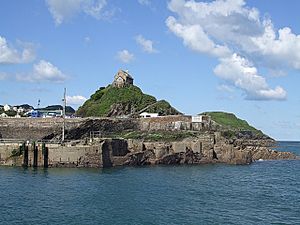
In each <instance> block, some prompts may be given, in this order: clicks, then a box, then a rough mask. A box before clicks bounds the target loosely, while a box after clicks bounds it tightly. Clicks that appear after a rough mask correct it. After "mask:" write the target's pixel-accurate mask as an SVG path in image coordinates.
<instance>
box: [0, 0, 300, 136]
mask: <svg viewBox="0 0 300 225" xmlns="http://www.w3.org/2000/svg"><path fill="white" fill-rule="evenodd" d="M299 7H300V2H299V1H295V0H294V1H288V2H284V1H280V2H279V1H276V2H272V3H271V4H270V2H269V1H267V0H263V1H261V0H260V1H259V0H248V1H244V0H230V1H229V0H227V1H220V0H214V1H213V0H210V1H207V0H206V1H190V0H168V1H159V0H153V1H150V0H136V1H130V2H126V3H125V2H124V1H122V0H115V1H105V0H88V1H83V0H79V1H64V2H61V1H59V0H45V1H39V0H33V1H30V2H19V1H17V0H12V1H7V2H3V3H1V7H0V12H1V15H2V17H3V18H5V20H4V19H3V20H1V21H0V26H1V27H2V30H1V32H0V81H1V85H0V93H1V95H0V96H1V97H0V104H1V105H5V104H10V105H20V104H29V105H31V106H33V107H36V105H37V102H38V99H40V100H41V106H45V107H46V106H48V105H56V104H61V99H62V96H63V88H64V87H66V88H67V93H68V96H67V101H69V102H70V106H72V107H73V108H75V109H77V108H78V107H79V106H80V105H81V104H82V103H83V102H84V101H85V100H86V99H88V98H89V97H90V96H91V95H92V94H93V93H94V92H95V91H96V90H97V89H99V87H102V86H105V87H106V86H107V85H108V84H111V83H112V81H113V78H114V75H115V74H116V73H117V71H118V70H119V69H120V68H122V69H123V70H129V73H130V74H131V75H132V76H133V78H134V84H135V85H136V86H138V87H140V88H141V89H142V91H143V92H144V93H146V94H150V95H153V96H154V97H156V98H157V99H158V100H161V99H165V100H166V101H168V102H169V103H170V104H171V105H172V106H173V107H175V108H176V109H178V110H179V111H181V112H182V113H184V114H188V115H196V114H198V113H201V112H205V111H224V112H230V113H234V114H235V115H236V116H237V117H239V118H241V119H244V120H246V121H247V122H248V123H249V124H250V125H252V126H254V127H255V128H257V129H260V130H262V131H263V132H264V133H266V134H267V135H269V136H271V137H272V138H274V139H276V140H280V141H299V140H300V110H299V109H300V108H299V105H300V94H299V90H298V87H297V84H299V83H300V77H299V70H300V63H299V62H300V54H299V52H300V47H299V46H300V36H299V34H300V25H299V23H297V21H299V20H300V15H299V13H298V10H297V9H299ZM15 11H18V13H17V14H16V13H14V12H15ZM286 12H289V13H288V14H287V13H286Z"/></svg>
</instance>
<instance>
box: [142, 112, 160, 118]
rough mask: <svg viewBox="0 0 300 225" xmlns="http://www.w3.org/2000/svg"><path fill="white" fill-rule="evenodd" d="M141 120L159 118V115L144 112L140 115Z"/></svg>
mask: <svg viewBox="0 0 300 225" xmlns="http://www.w3.org/2000/svg"><path fill="white" fill-rule="evenodd" d="M140 117H141V118H153V117H158V113H147V112H143V113H141V114H140Z"/></svg>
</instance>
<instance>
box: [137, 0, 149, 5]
mask: <svg viewBox="0 0 300 225" xmlns="http://www.w3.org/2000/svg"><path fill="white" fill-rule="evenodd" d="M138 3H140V4H141V5H145V6H149V5H151V2H150V0H138Z"/></svg>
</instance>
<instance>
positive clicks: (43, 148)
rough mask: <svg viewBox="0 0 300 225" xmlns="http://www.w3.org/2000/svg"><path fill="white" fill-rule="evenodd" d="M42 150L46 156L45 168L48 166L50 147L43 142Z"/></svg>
mask: <svg viewBox="0 0 300 225" xmlns="http://www.w3.org/2000/svg"><path fill="white" fill-rule="evenodd" d="M42 152H43V156H44V168H48V154H49V149H48V147H46V144H45V143H43V144H42Z"/></svg>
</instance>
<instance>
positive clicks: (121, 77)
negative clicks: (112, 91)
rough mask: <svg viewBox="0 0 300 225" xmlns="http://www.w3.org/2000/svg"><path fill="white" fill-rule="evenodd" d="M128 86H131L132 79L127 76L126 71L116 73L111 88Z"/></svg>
mask: <svg viewBox="0 0 300 225" xmlns="http://www.w3.org/2000/svg"><path fill="white" fill-rule="evenodd" d="M128 85H133V78H132V76H131V75H130V74H129V72H128V70H126V71H124V70H119V71H118V73H117V74H116V75H115V79H114V81H113V83H112V86H113V87H118V88H121V87H125V86H128Z"/></svg>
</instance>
